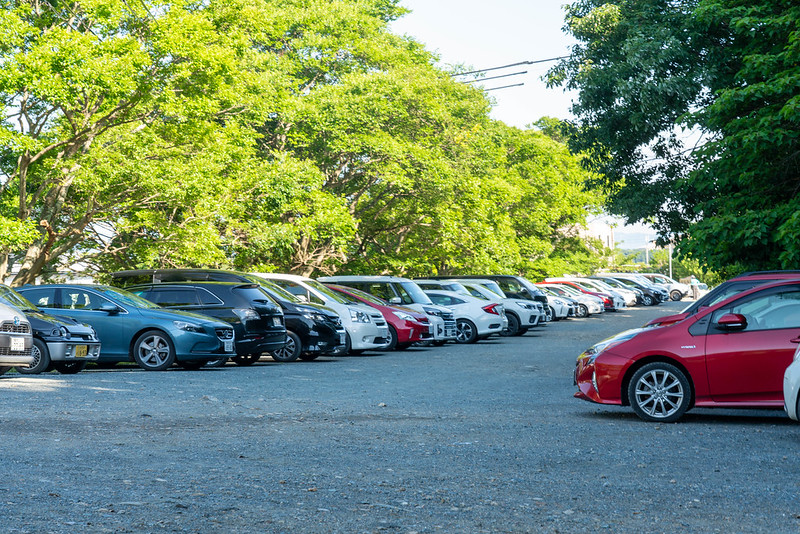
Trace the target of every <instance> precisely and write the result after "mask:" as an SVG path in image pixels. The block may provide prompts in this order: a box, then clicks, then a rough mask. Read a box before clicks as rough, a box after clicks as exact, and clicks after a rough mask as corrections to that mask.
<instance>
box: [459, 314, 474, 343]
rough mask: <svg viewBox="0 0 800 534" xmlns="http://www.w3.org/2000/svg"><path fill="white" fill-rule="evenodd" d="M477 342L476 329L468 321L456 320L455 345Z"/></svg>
mask: <svg viewBox="0 0 800 534" xmlns="http://www.w3.org/2000/svg"><path fill="white" fill-rule="evenodd" d="M477 340H478V329H477V327H476V326H475V323H473V322H472V321H470V320H469V319H457V320H456V343H475V342H476V341H477Z"/></svg>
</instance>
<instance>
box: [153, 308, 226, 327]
mask: <svg viewBox="0 0 800 534" xmlns="http://www.w3.org/2000/svg"><path fill="white" fill-rule="evenodd" d="M137 311H138V312H139V313H140V314H142V315H143V316H145V317H151V318H153V319H163V320H167V321H180V320H181V319H184V320H185V319H192V320H194V321H196V322H200V323H206V324H213V325H215V326H226V327H230V326H231V325H230V323H224V322H222V321H217V320H216V319H212V318H211V317H209V316H207V315H201V314H199V313H193V312H187V311H181V310H162V309H154V308H149V309H148V308H137Z"/></svg>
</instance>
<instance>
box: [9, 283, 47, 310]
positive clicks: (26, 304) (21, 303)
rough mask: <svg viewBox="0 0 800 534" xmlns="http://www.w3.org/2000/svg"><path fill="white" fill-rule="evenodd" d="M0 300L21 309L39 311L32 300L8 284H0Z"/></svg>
mask: <svg viewBox="0 0 800 534" xmlns="http://www.w3.org/2000/svg"><path fill="white" fill-rule="evenodd" d="M0 302H3V303H4V304H8V305H9V306H13V307H14V308H19V309H20V310H22V311H40V310H39V308H37V307H36V305H35V304H34V303H33V302H31V301H29V300H28V299H26V298H25V297H23V296H22V295H20V294H19V293H17V292H16V291H14V290H13V289H11V288H10V287H8V286H3V285H0Z"/></svg>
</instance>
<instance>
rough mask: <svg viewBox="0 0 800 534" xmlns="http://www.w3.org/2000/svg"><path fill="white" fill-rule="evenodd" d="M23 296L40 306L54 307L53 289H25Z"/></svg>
mask: <svg viewBox="0 0 800 534" xmlns="http://www.w3.org/2000/svg"><path fill="white" fill-rule="evenodd" d="M24 296H25V298H26V299H28V300H29V301H31V302H33V303H34V304H36V305H37V306H38V307H40V308H55V306H56V305H55V291H54V290H52V289H31V290H29V291H28V290H26V291H25V295H24Z"/></svg>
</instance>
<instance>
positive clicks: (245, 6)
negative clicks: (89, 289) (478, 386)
mask: <svg viewBox="0 0 800 534" xmlns="http://www.w3.org/2000/svg"><path fill="white" fill-rule="evenodd" d="M404 12H405V11H404V9H403V8H402V7H400V5H399V3H398V1H397V0H324V1H323V0H289V1H287V0H280V1H279V0H255V1H253V0H247V1H245V0H226V1H225V2H222V1H219V0H205V1H202V2H199V1H196V0H183V1H170V0H145V1H142V2H138V3H129V2H125V1H123V0H81V1H74V2H60V1H56V0H0V31H1V32H2V35H3V36H4V39H3V40H2V41H0V61H2V64H3V69H2V71H0V108H2V113H3V121H2V125H1V126H2V127H1V128H0V139H2V142H1V143H0V199H2V203H0V209H1V210H2V211H0V225H2V226H3V229H4V230H6V231H7V232H6V236H5V237H4V238H3V239H2V240H0V274H2V275H5V273H6V272H8V270H9V269H10V267H11V266H12V265H14V264H18V265H19V266H20V270H19V273H18V274H17V275H16V279H15V281H14V283H15V284H23V283H30V282H32V281H33V280H34V279H35V278H36V277H38V276H41V275H43V274H44V275H48V273H53V272H55V271H56V270H58V269H63V268H65V267H67V266H75V265H83V266H86V267H87V268H88V269H89V270H90V271H92V272H98V273H103V272H109V271H112V270H116V269H120V268H143V267H178V266H213V267H236V268H239V269H245V270H256V269H257V270H260V271H262V270H263V271H274V270H282V271H286V272H296V273H302V274H308V275H311V274H317V273H331V272H335V271H348V272H371V273H377V272H392V273H397V274H409V275H411V274H426V273H431V272H442V273H453V274H456V273H465V272H477V271H481V270H492V271H503V272H534V273H546V272H547V270H548V269H549V268H551V267H552V268H558V269H565V268H568V266H569V265H571V264H572V263H573V262H577V263H579V264H581V265H583V264H586V263H587V262H589V263H591V262H592V261H594V260H593V259H592V246H593V245H591V244H587V243H586V242H585V241H583V240H582V239H580V238H578V237H577V234H576V232H575V228H577V227H579V226H581V225H582V224H583V223H584V222H585V217H586V214H587V213H588V212H591V211H593V210H597V209H599V205H600V203H601V201H602V198H601V197H600V196H598V195H597V194H596V193H594V194H590V193H588V192H587V191H586V190H585V189H584V185H585V183H586V182H587V181H588V179H589V178H590V176H591V175H590V174H589V173H588V172H587V171H585V170H584V169H582V168H581V167H580V166H579V165H578V159H577V158H576V157H575V156H574V155H572V154H571V153H570V152H569V151H568V149H567V148H566V146H565V145H564V143H562V142H560V141H559V140H558V139H554V138H552V137H550V136H548V135H545V133H546V132H545V133H542V132H539V131H535V130H533V129H531V130H520V129H516V128H510V127H507V126H505V125H503V124H501V123H498V122H496V121H493V120H491V119H490V118H489V110H490V103H489V101H488V100H487V98H486V97H485V95H484V94H483V93H482V92H481V91H479V90H477V89H475V88H473V87H470V86H468V85H465V84H459V83H457V82H455V81H454V80H453V78H452V77H451V76H450V73H448V72H445V71H442V70H441V69H439V68H437V67H436V66H435V64H436V58H435V57H434V56H433V55H431V54H430V53H429V52H428V51H426V50H425V49H424V48H423V47H422V46H421V45H420V44H419V43H416V42H415V41H414V40H413V39H410V38H407V37H402V36H397V35H394V34H392V33H391V31H390V30H389V23H390V22H391V21H392V20H394V19H396V18H397V17H400V16H402V15H403V13H404Z"/></svg>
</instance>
